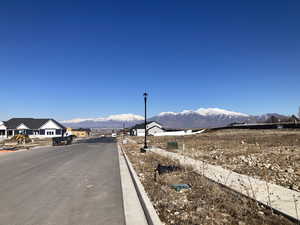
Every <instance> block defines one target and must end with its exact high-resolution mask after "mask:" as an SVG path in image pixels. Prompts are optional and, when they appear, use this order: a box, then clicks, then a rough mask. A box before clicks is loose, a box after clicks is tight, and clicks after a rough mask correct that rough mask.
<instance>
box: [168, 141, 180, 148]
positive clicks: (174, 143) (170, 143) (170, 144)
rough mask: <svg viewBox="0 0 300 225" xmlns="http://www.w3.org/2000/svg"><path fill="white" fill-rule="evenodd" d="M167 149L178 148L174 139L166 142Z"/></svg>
mask: <svg viewBox="0 0 300 225" xmlns="http://www.w3.org/2000/svg"><path fill="white" fill-rule="evenodd" d="M167 149H178V143H177V142H176V141H171V142H168V144H167Z"/></svg>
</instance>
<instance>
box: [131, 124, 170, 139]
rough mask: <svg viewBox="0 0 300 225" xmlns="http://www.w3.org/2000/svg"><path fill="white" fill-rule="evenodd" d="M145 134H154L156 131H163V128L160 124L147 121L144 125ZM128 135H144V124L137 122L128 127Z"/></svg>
mask: <svg viewBox="0 0 300 225" xmlns="http://www.w3.org/2000/svg"><path fill="white" fill-rule="evenodd" d="M146 130H147V135H153V136H154V135H155V134H157V133H163V132H165V130H164V129H163V127H162V125H161V124H159V123H157V122H154V121H151V122H148V123H147V125H146ZM130 135H132V136H145V124H144V123H141V124H137V125H135V126H134V127H132V128H131V129H130Z"/></svg>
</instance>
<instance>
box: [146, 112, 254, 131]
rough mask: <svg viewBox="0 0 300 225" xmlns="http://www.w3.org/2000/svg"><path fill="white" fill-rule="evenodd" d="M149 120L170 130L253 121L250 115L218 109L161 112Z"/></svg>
mask: <svg viewBox="0 0 300 225" xmlns="http://www.w3.org/2000/svg"><path fill="white" fill-rule="evenodd" d="M151 119H152V120H155V121H157V122H159V123H161V124H163V125H164V126H165V127H170V128H183V127H184V128H202V127H205V128H211V127H220V126H227V125H228V124H230V123H237V122H252V121H253V120H254V118H253V117H252V116H250V115H247V114H244V113H239V112H233V111H229V110H225V109H219V108H207V109H204V108H200V109H198V110H184V111H182V112H162V113H160V114H158V115H157V116H155V117H153V118H151Z"/></svg>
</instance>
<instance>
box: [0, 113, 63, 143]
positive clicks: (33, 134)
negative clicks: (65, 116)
mask: <svg viewBox="0 0 300 225" xmlns="http://www.w3.org/2000/svg"><path fill="white" fill-rule="evenodd" d="M65 132H66V128H65V127H64V126H63V125H61V124H60V123H59V122H57V121H56V120H54V119H34V118H12V119H10V120H8V121H5V122H2V123H0V138H2V139H6V138H10V137H13V136H15V135H17V134H26V135H28V136H29V137H30V138H52V137H59V136H62V135H64V134H65Z"/></svg>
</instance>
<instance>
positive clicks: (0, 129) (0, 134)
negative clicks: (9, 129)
mask: <svg viewBox="0 0 300 225" xmlns="http://www.w3.org/2000/svg"><path fill="white" fill-rule="evenodd" d="M5 138H6V126H5V125H4V122H2V121H0V140H1V139H5Z"/></svg>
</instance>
